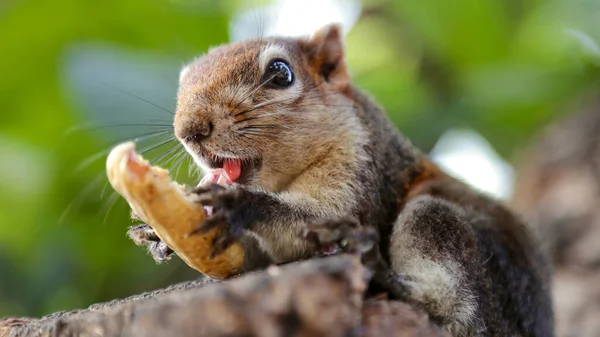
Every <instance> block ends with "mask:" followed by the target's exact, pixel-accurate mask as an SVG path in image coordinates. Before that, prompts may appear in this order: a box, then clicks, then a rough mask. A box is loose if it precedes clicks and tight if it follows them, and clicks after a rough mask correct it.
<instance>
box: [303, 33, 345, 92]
mask: <svg viewBox="0 0 600 337" xmlns="http://www.w3.org/2000/svg"><path fill="white" fill-rule="evenodd" d="M343 39H344V38H343V33H342V27H341V26H340V25H339V24H335V23H334V24H329V25H327V26H324V27H323V28H321V29H319V30H317V31H316V32H315V34H314V35H313V36H312V37H311V39H310V41H309V50H308V51H309V55H310V60H311V63H312V65H313V67H314V70H315V71H316V72H318V74H319V75H320V76H322V77H323V78H324V79H325V80H326V81H327V82H330V83H332V84H335V85H336V86H342V87H345V86H347V85H348V84H349V82H350V76H349V74H348V70H347V69H346V62H345V59H344V41H343Z"/></svg>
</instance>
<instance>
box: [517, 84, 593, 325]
mask: <svg viewBox="0 0 600 337" xmlns="http://www.w3.org/2000/svg"><path fill="white" fill-rule="evenodd" d="M512 203H513V205H514V208H515V209H517V210H519V211H520V212H521V213H522V214H523V216H524V217H525V218H526V220H527V221H528V223H530V224H531V225H532V226H533V227H534V229H535V230H537V232H538V233H539V235H540V237H541V239H542V243H543V244H544V246H545V249H546V250H547V251H548V253H549V256H551V258H552V260H553V263H554V268H555V272H554V280H553V301H554V308H555V309H554V311H555V316H556V336H557V337H567V336H578V337H597V336H600V320H599V319H598V318H599V317H600V288H599V287H598V285H599V284H600V244H599V243H600V207H599V206H600V94H598V93H597V94H596V95H595V96H594V97H591V99H590V100H589V101H584V102H583V104H582V108H580V109H578V110H575V111H574V112H573V113H570V114H568V115H567V116H566V118H565V119H563V120H561V121H558V122H557V123H555V124H554V125H551V126H550V127H549V128H548V129H546V130H545V131H544V132H543V133H542V134H541V135H540V136H539V138H538V139H537V140H536V141H535V142H534V144H533V145H532V146H531V147H530V148H529V149H528V150H527V151H526V152H525V153H523V155H522V160H521V165H520V166H519V167H518V168H517V182H516V184H515V195H514V198H513V200H512Z"/></svg>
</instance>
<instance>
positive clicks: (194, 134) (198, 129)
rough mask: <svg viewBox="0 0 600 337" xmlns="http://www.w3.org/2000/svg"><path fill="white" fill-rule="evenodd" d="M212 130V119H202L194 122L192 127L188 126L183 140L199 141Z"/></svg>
mask: <svg viewBox="0 0 600 337" xmlns="http://www.w3.org/2000/svg"><path fill="white" fill-rule="evenodd" d="M213 130H214V125H213V122H212V121H203V122H200V123H195V125H194V126H193V127H192V128H189V129H188V130H187V131H188V132H187V135H185V137H184V138H185V140H187V141H190V142H201V141H203V140H205V139H207V138H208V137H210V135H211V134H212V132H213Z"/></svg>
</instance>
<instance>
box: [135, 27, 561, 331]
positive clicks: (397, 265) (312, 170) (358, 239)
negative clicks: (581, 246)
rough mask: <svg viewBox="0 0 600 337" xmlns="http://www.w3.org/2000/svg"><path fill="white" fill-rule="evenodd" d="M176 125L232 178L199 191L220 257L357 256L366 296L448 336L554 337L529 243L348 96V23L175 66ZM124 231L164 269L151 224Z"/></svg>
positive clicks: (499, 211) (196, 150) (356, 95)
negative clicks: (384, 296)
mask: <svg viewBox="0 0 600 337" xmlns="http://www.w3.org/2000/svg"><path fill="white" fill-rule="evenodd" d="M174 128H175V136H176V137H177V139H178V140H179V141H180V142H181V143H182V144H183V146H184V147H185V149H186V150H187V152H188V153H189V155H191V157H192V158H193V159H194V161H195V163H196V164H197V165H198V166H199V167H200V168H201V169H202V170H204V171H205V172H209V171H210V170H211V169H216V168H222V169H224V170H225V171H226V172H227V173H229V177H230V178H231V180H233V182H234V183H233V184H231V185H229V186H225V187H222V186H220V185H216V184H212V185H208V186H200V187H197V188H195V189H194V190H193V193H194V195H195V196H197V199H198V202H199V203H201V204H202V205H210V206H212V207H213V214H212V216H211V217H209V218H208V219H207V220H206V221H205V222H204V223H203V224H199V228H198V229H197V230H196V231H195V232H205V231H208V230H211V229H213V228H216V227H220V228H222V229H223V230H222V231H221V232H222V234H221V235H219V236H218V237H217V238H215V241H214V244H215V252H214V254H218V253H219V252H220V251H222V250H224V249H225V248H227V247H228V246H229V245H230V244H231V243H233V242H236V241H237V242H242V243H243V245H244V248H245V250H246V261H245V262H244V269H243V270H244V271H249V270H255V269H259V268H264V267H266V266H268V265H269V264H280V263H286V262H293V261H298V260H301V259H306V258H311V257H315V256H319V255H323V254H329V253H335V252H336V251H337V252H339V251H340V250H341V251H342V252H344V251H350V250H354V251H360V252H361V254H363V255H362V256H363V260H364V261H365V263H366V264H368V265H369V266H372V268H373V269H372V270H373V278H372V281H371V283H372V285H371V289H372V290H373V291H377V290H380V291H386V292H388V293H389V297H390V298H392V299H398V300H401V301H405V302H407V303H410V304H413V305H415V306H417V307H419V308H422V309H423V310H425V311H426V312H427V313H428V314H429V316H430V317H431V319H432V320H434V321H435V322H436V323H438V324H439V325H441V326H442V327H443V328H444V329H446V330H447V331H449V332H450V333H451V334H453V335H454V336H553V334H554V332H553V330H554V321H553V312H552V302H551V297H550V293H549V288H550V282H551V278H550V276H551V269H550V268H551V267H550V265H549V263H548V261H547V258H546V256H545V255H544V254H543V253H542V252H541V250H539V249H538V242H537V241H536V237H535V236H534V235H533V234H532V233H529V232H528V229H527V227H526V225H525V224H524V223H523V222H522V220H520V218H519V217H518V216H517V215H516V214H515V213H514V212H512V211H511V210H510V209H509V208H507V207H506V206H505V205H503V204H502V203H501V202H500V201H497V200H495V199H493V198H492V197H490V196H486V195H484V194H482V193H480V192H478V191H476V190H475V189H473V188H471V187H469V186H467V185H466V184H465V183H464V182H461V181H459V180H457V179H455V178H453V177H451V176H450V175H448V174H447V173H445V172H443V171H442V170H441V169H440V168H439V167H437V166H436V165H435V164H434V163H433V162H432V161H431V160H430V159H429V158H428V157H427V155H426V154H424V153H423V152H421V151H420V150H418V149H417V148H416V147H415V146H414V145H412V144H411V142H410V141H409V140H408V139H406V138H405V137H404V136H403V135H402V134H401V132H400V131H399V130H398V128H397V127H396V126H395V125H394V124H393V123H392V122H391V120H390V119H389V117H388V116H387V115H386V113H385V111H384V110H383V108H382V107H380V106H379V105H378V104H377V103H376V102H375V101H374V99H372V98H371V97H369V96H368V95H367V94H366V93H365V92H363V91H361V90H360V89H358V88H357V87H355V85H354V84H353V83H352V81H351V77H350V74H349V70H348V67H347V64H346V61H345V46H344V39H343V33H342V28H341V26H340V25H339V24H335V23H333V24H329V25H327V26H324V27H322V28H320V29H319V30H317V31H316V32H315V33H314V34H313V35H312V36H305V37H269V38H260V39H258V38H257V39H249V40H245V41H241V42H235V43H230V44H224V45H220V46H217V47H215V48H211V49H210V50H209V51H208V52H207V53H206V54H205V55H202V56H200V57H197V58H196V59H194V60H193V61H191V62H190V63H189V64H188V65H186V66H185V67H184V68H183V70H182V71H181V73H180V79H179V88H178V93H177V107H176V112H175V118H174ZM128 234H129V236H130V237H131V238H132V239H133V240H134V241H135V243H136V244H138V245H145V246H147V247H148V249H149V251H150V253H151V254H152V256H153V257H154V258H155V260H157V261H162V260H165V259H168V258H169V257H170V256H171V255H172V254H173V251H172V250H170V249H169V247H167V246H166V245H165V244H164V243H163V242H162V241H160V239H159V238H158V237H157V236H156V234H155V233H154V232H153V231H152V229H151V228H150V227H149V226H147V225H144V224H142V225H137V226H133V227H131V228H130V230H129V232H128ZM332 247H334V248H332ZM336 249H337V250H336Z"/></svg>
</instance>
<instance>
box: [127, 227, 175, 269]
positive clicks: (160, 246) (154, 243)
mask: <svg viewBox="0 0 600 337" xmlns="http://www.w3.org/2000/svg"><path fill="white" fill-rule="evenodd" d="M127 236H129V238H131V240H133V242H134V243H135V244H136V245H138V246H145V247H146V249H147V250H148V253H150V255H151V256H152V258H153V259H154V261H156V262H159V263H160V262H163V261H166V260H169V259H170V258H171V255H173V254H174V252H173V250H171V248H169V246H167V244H166V243H164V241H162V240H161V239H160V238H159V237H158V235H156V232H154V229H152V227H150V226H148V225H146V224H141V225H136V226H131V227H129V230H128V231H127Z"/></svg>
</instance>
